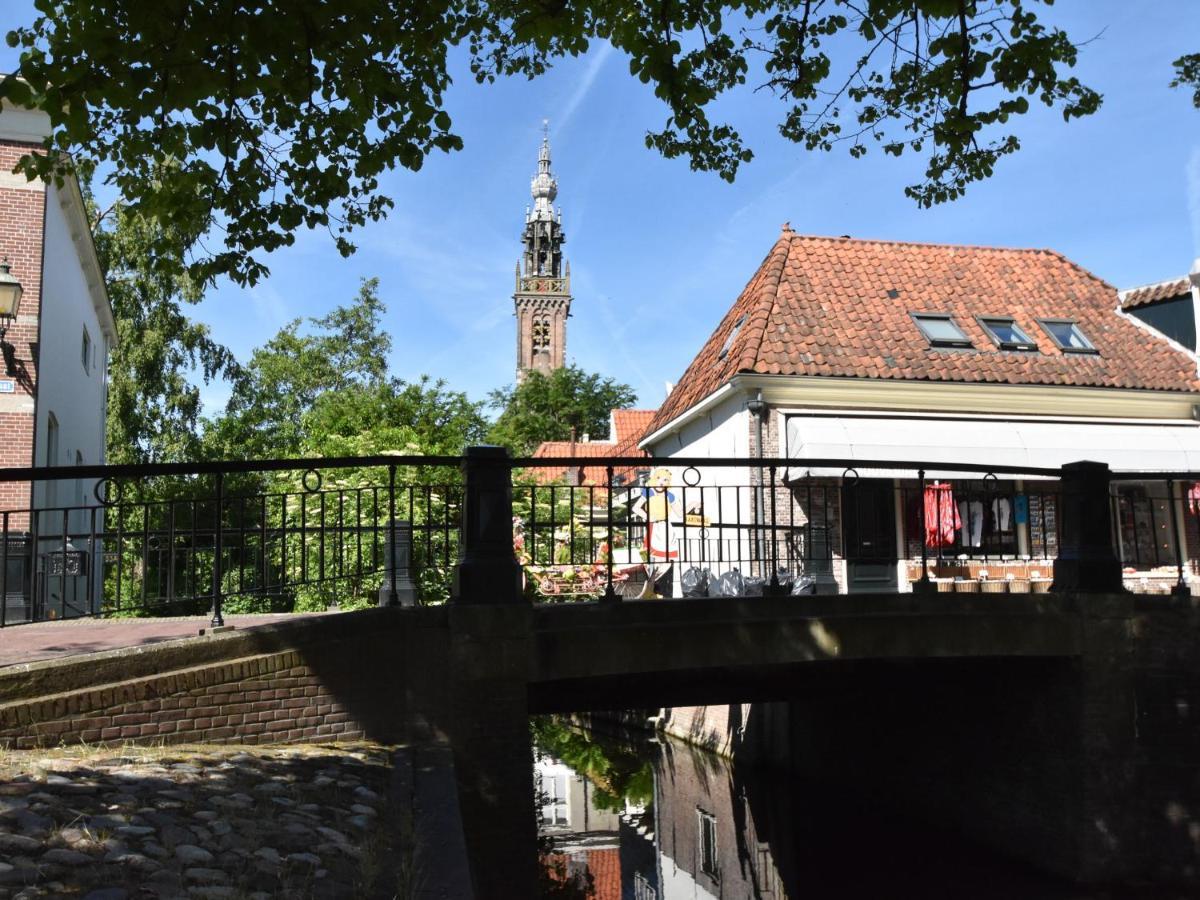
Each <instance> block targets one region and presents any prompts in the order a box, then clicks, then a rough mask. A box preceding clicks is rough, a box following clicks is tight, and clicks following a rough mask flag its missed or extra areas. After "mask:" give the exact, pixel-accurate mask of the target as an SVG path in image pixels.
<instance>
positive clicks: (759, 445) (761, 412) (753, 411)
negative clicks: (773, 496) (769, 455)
mask: <svg viewBox="0 0 1200 900" xmlns="http://www.w3.org/2000/svg"><path fill="white" fill-rule="evenodd" d="M746 409H747V410H748V411H749V413H750V415H752V416H754V418H755V419H757V420H758V440H757V441H756V442H755V447H754V455H755V456H756V457H757V458H758V459H759V460H761V459H762V458H763V417H764V416H765V415H766V412H767V404H766V403H764V402H763V395H762V391H761V390H760V391H759V392H758V393H757V394H756V395H755V397H754V399H753V400H751V401H749V402H748V403H747V404H746ZM765 496H766V494H765V492H764V491H763V468H762V463H761V462H760V463H759V465H758V491H757V494H756V496H755V498H754V556H755V558H756V559H757V560H758V561H759V567H760V568H761V567H762V565H763V557H762V553H761V552H760V551H761V549H762V545H763V534H762V530H763V500H764V498H765ZM771 574H772V575H773V574H775V573H774V572H772V573H771ZM759 575H760V576H761V577H764V578H765V577H766V575H765V574H764V573H762V572H759Z"/></svg>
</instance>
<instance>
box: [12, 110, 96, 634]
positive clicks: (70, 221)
mask: <svg viewBox="0 0 1200 900" xmlns="http://www.w3.org/2000/svg"><path fill="white" fill-rule="evenodd" d="M49 127H50V126H49V120H48V118H47V117H46V116H44V115H43V114H41V113H36V112H31V111H28V110H23V109H15V108H12V107H10V106H7V105H6V106H4V107H3V108H2V109H0V209H2V210H3V212H4V215H3V216H0V259H7V260H8V263H9V265H10V267H11V273H12V275H13V276H15V277H16V278H17V279H18V280H19V281H20V283H21V285H22V288H23V294H22V299H21V304H20V308H19V310H18V315H17V317H16V319H15V321H13V322H11V323H9V324H8V328H7V332H6V335H5V341H4V344H5V346H4V347H3V350H4V364H3V367H2V368H0V466H3V467H28V466H76V465H96V464H102V463H103V462H104V461H105V454H104V448H105V407H106V400H107V380H108V357H109V353H110V351H111V349H112V347H113V346H114V345H115V343H116V340H117V331H116V324H115V321H114V319H113V313H112V308H111V305H110V303H109V300H108V295H107V292H106V290H105V285H104V275H103V272H102V271H101V268H100V264H99V261H98V259H97V257H96V250H95V247H94V245H93V243H92V236H91V228H90V223H89V220H88V215H87V211H86V209H85V205H84V201H83V197H82V195H81V193H80V190H79V186H78V184H77V183H76V182H75V181H74V180H72V179H68V180H67V181H66V182H65V183H64V184H63V185H62V186H61V187H58V186H56V185H54V184H46V183H43V182H40V181H33V182H30V181H27V180H26V179H25V176H24V175H20V174H16V173H13V172H12V169H13V167H14V166H15V165H16V163H17V161H18V160H19V159H20V157H21V156H22V155H24V154H26V153H29V152H36V151H38V150H39V149H40V148H41V141H42V139H43V137H45V136H46V135H47V134H48V133H49ZM94 487H95V485H94V484H93V483H92V482H90V481H85V480H84V479H66V480H62V481H57V482H38V483H36V484H34V485H33V486H32V488H31V487H30V485H29V483H28V482H12V483H7V484H3V485H0V527H2V528H3V532H4V533H3V538H4V540H3V546H2V547H0V552H3V554H4V556H5V560H4V563H5V564H4V568H3V570H4V576H3V579H2V580H3V581H4V592H3V593H4V601H5V602H4V606H3V608H4V615H5V616H6V617H7V616H12V617H13V618H21V617H29V616H31V615H34V614H35V610H36V614H37V615H38V617H45V618H51V617H56V616H62V615H71V614H82V613H83V612H89V611H92V610H93V609H94V608H95V607H96V605H97V604H98V603H99V597H100V584H99V581H100V579H99V577H98V576H97V577H92V576H90V575H89V574H88V573H91V572H92V571H93V568H94V566H93V563H94V562H98V560H95V559H94V557H96V556H97V555H98V551H99V546H100V545H99V542H98V540H95V539H90V538H89V537H87V535H88V534H89V531H90V529H91V526H92V520H93V519H95V518H96V516H97V515H98V513H97V509H98V504H97V502H96V499H95V497H94ZM31 510H32V511H36V515H34V514H31ZM102 525H103V522H102V519H101V520H100V521H99V522H98V524H97V527H98V528H102ZM81 535H83V536H84V537H83V538H82V539H81Z"/></svg>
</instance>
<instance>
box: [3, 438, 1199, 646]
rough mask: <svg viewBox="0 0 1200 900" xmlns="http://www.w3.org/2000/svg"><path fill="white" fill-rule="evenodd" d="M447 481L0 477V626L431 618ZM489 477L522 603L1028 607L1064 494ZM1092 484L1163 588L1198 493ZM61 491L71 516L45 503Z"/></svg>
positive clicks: (584, 462)
mask: <svg viewBox="0 0 1200 900" xmlns="http://www.w3.org/2000/svg"><path fill="white" fill-rule="evenodd" d="M464 463H465V460H464V458H460V457H408V456H375V457H364V458H345V459H325V460H266V461H250V462H209V463H197V464H180V465H159V466H84V467H76V468H39V469H9V470H0V481H2V482H7V483H9V484H10V485H11V484H12V483H17V484H24V485H26V486H27V487H28V490H29V497H30V502H29V503H28V504H27V505H25V506H24V507H23V508H18V509H10V510H7V511H0V538H2V540H0V597H3V598H4V602H3V604H0V626H3V625H11V624H17V623H20V622H28V621H40V620H46V619H56V618H73V617H78V616H89V615H103V616H131V615H177V614H185V613H192V614H208V615H209V616H210V618H211V621H212V622H213V623H214V624H220V623H221V622H222V621H223V616H224V615H225V614H226V613H229V612H260V611H291V610H317V609H322V610H323V609H328V608H331V607H342V608H347V607H349V608H353V607H356V606H362V605H367V604H371V605H373V604H375V603H384V604H387V603H396V604H398V605H404V604H416V603H423V604H429V603H439V602H442V601H445V600H447V599H448V598H449V597H450V594H451V591H452V589H453V570H454V567H455V565H456V564H457V563H458V561H459V559H460V542H461V540H462V534H461V528H462V523H463V521H464V518H463V517H464V508H463V507H464V503H465V502H466V500H465V498H466V496H467V495H466V493H465V491H464V474H463V473H464ZM491 464H493V465H494V464H496V461H495V460H492V461H491ZM499 464H500V465H501V466H503V467H504V468H505V469H506V470H507V471H508V478H509V480H510V483H511V488H512V489H511V504H512V510H511V511H512V516H513V523H512V530H511V536H512V546H513V556H514V558H515V559H516V561H517V562H518V563H519V565H520V569H521V575H520V577H521V582H522V590H523V592H524V594H525V596H526V597H527V598H528V599H530V600H534V601H539V602H542V601H550V602H557V601H563V600H593V599H600V600H610V601H611V600H617V599H621V598H625V599H637V598H650V597H697V596H733V595H736V596H746V595H754V594H763V593H779V594H782V593H793V594H803V593H812V592H818V591H829V592H834V591H848V590H849V591H854V590H872V589H873V590H900V591H903V590H907V589H909V587H910V586H916V587H917V588H920V589H934V588H936V589H939V590H950V589H954V590H981V591H996V590H1012V591H1024V590H1038V589H1045V588H1048V586H1049V583H1050V577H1051V575H1052V574H1053V572H1054V567H1055V561H1056V559H1057V558H1058V557H1059V556H1060V555H1061V553H1062V552H1063V549H1064V534H1063V518H1064V514H1065V513H1064V504H1066V503H1068V501H1070V500H1071V496H1070V494H1069V491H1070V490H1073V489H1074V488H1071V487H1069V485H1068V482H1066V481H1062V480H1061V479H1060V476H1061V475H1062V471H1061V470H1059V469H1052V468H1041V469H1018V468H1013V467H991V468H983V467H975V466H970V465H955V464H943V463H937V464H933V463H929V464H922V463H914V462H911V461H899V462H897V461H892V460H873V461H861V460H860V461H853V462H851V461H847V460H841V459H821V460H804V461H803V462H799V461H796V460H787V459H744V458H737V459H646V458H628V459H624V458H622V459H618V458H610V459H601V460H597V459H595V458H586V459H575V460H562V459H514V460H507V459H504V458H501V459H500V462H499ZM564 471H565V472H566V473H567V474H566V475H562V474H561V473H562V472H564ZM501 474H503V471H502V473H501ZM552 476H554V477H552ZM572 476H573V479H574V481H576V482H579V483H568V480H569V479H571V478H572ZM502 483H503V482H502ZM1103 484H1104V487H1103V490H1106V491H1108V492H1109V496H1108V500H1107V506H1106V507H1100V508H1101V509H1105V508H1107V509H1109V510H1110V515H1111V519H1112V521H1111V528H1110V530H1109V531H1106V534H1111V535H1112V543H1113V550H1114V551H1115V553H1116V555H1117V557H1118V558H1119V559H1120V561H1121V563H1123V564H1124V565H1125V566H1127V567H1128V568H1127V572H1129V571H1130V570H1136V572H1141V573H1143V576H1142V578H1141V582H1142V583H1143V585H1144V586H1145V587H1146V589H1151V588H1159V587H1170V586H1171V584H1174V586H1175V589H1176V591H1177V592H1181V591H1182V590H1183V589H1185V588H1186V585H1187V581H1188V576H1189V575H1190V574H1192V573H1193V570H1194V568H1195V565H1194V559H1193V557H1195V556H1197V555H1198V554H1197V549H1198V548H1200V474H1195V473H1187V472H1175V473H1152V474H1145V473H1120V474H1113V475H1111V477H1108V475H1106V480H1105V481H1104V483H1103ZM49 485H55V487H54V488H50V487H49ZM72 488H73V491H74V493H73V496H74V497H75V501H74V502H73V503H70V504H63V503H61V502H59V501H58V500H57V498H58V497H61V496H63V495H66V494H70V493H71V489H72ZM506 508H507V507H506ZM1103 515H1104V514H1103V513H1101V517H1103ZM488 528H489V529H494V524H493V525H489V526H488ZM489 533H491V534H492V535H493V536H494V534H495V532H494V530H492V531H490V532H489ZM1066 543H1067V544H1070V543H1071V541H1070V539H1069V536H1067V539H1066ZM1076 543H1077V542H1076ZM1067 549H1068V550H1070V552H1077V548H1076V549H1075V550H1071V548H1070V547H1068V548H1067ZM1164 579H1166V580H1165V581H1164ZM1151 581H1152V582H1153V583H1152V584H1151ZM1132 586H1133V587H1134V588H1135V589H1136V588H1137V587H1138V583H1137V579H1136V578H1135V581H1134V583H1133V584H1132Z"/></svg>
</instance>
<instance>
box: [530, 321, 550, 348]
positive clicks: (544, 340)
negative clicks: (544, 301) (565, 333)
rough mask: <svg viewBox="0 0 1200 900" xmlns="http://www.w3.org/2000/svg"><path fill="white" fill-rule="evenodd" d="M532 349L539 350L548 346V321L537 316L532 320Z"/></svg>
mask: <svg viewBox="0 0 1200 900" xmlns="http://www.w3.org/2000/svg"><path fill="white" fill-rule="evenodd" d="M532 337H533V349H534V350H541V349H545V348H548V347H549V346H550V320H549V319H547V318H545V317H544V316H539V317H538V318H536V319H534V320H533V335H532Z"/></svg>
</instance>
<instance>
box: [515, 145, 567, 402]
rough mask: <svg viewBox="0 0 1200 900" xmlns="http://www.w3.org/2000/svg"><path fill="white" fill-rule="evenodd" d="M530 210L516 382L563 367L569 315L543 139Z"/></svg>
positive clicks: (558, 214) (518, 296)
mask: <svg viewBox="0 0 1200 900" xmlns="http://www.w3.org/2000/svg"><path fill="white" fill-rule="evenodd" d="M530 194H531V195H532V197H533V208H532V209H531V208H529V207H526V209H525V229H524V231H523V232H522V234H521V242H522V244H523V245H524V252H523V254H522V256H521V260H520V262H518V263H517V273H516V292H515V293H514V294H513V307H514V315H515V316H516V317H517V381H518V382H520V381H523V380H524V378H525V373H526V372H529V371H531V370H532V371H536V372H541V373H542V374H543V375H546V374H549V373H550V372H552V371H553V370H554V369H561V368H562V367H563V366H564V365H566V358H567V357H566V354H567V319H568V317H569V316H570V315H571V264H570V263H569V262H567V260H566V257H565V256H563V244H564V243H566V240H567V236H566V234H565V233H564V232H563V227H562V210H561V209H556V208H555V206H554V200H555V198H556V197H557V196H558V179H556V178H555V177H554V175H553V173H552V172H551V171H550V138H549V136H548V135H544V136H543V137H542V147H541V150H539V151H538V170H537V174H536V175H534V176H533V181H532V183H531V184H530Z"/></svg>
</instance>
